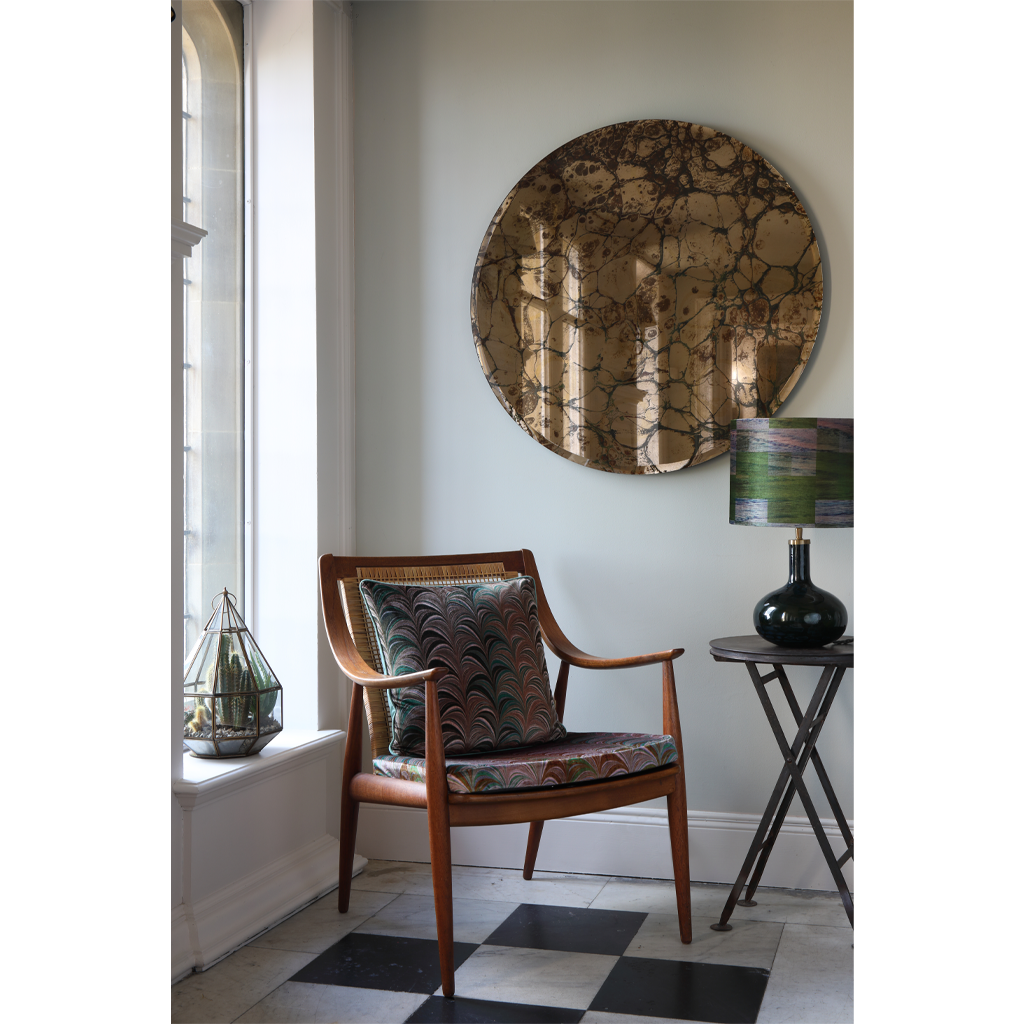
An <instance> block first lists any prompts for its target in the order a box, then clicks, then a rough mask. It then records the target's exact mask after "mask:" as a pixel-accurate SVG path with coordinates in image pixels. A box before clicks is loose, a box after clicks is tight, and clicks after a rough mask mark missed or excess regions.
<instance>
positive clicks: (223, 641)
mask: <svg viewBox="0 0 1024 1024" xmlns="http://www.w3.org/2000/svg"><path fill="white" fill-rule="evenodd" d="M232 646H233V645H232V642H231V634H230V633H222V634H221V636H220V649H219V650H218V652H217V661H216V662H214V664H212V665H211V666H210V669H209V671H208V672H207V675H206V679H207V683H208V684H209V686H210V689H211V691H213V692H214V693H215V695H216V697H217V723H218V724H219V725H222V726H225V727H226V728H230V729H244V728H246V727H247V726H248V725H249V724H250V719H251V717H252V702H253V698H252V695H251V693H247V692H246V691H250V690H252V688H253V686H252V677H251V676H250V675H249V670H248V669H246V668H243V667H242V659H241V658H239V656H238V654H237V652H234V653H233V652H232V650H231V648H232Z"/></svg>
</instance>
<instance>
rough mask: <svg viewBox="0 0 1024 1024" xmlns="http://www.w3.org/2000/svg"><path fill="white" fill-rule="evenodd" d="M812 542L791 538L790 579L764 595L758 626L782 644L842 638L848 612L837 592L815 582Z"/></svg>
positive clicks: (757, 610) (802, 644)
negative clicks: (825, 588)
mask: <svg viewBox="0 0 1024 1024" xmlns="http://www.w3.org/2000/svg"><path fill="white" fill-rule="evenodd" d="M810 561H811V559H810V542H809V541H801V542H793V541H791V542H790V548H789V582H788V583H787V584H786V585H785V586H784V587H780V588H779V589H778V590H773V591H772V592H771V593H770V594H768V595H767V596H766V597H763V598H761V600H760V601H758V603H757V607H756V608H755V609H754V629H756V630H757V632H758V635H759V636H762V637H764V639H765V640H767V641H768V642H769V643H773V644H776V645H777V646H779V647H824V646H825V644H830V643H832V641H833V640H838V639H839V638H840V637H841V636H842V635H843V633H844V632H846V625H847V622H848V616H847V614H846V607H845V606H844V604H843V602H842V601H840V600H839V598H838V597H836V596H835V594H830V593H829V592H828V591H827V590H821V589H819V588H818V587H816V586H815V585H814V584H813V583H812V582H811V571H810V570H811V566H810Z"/></svg>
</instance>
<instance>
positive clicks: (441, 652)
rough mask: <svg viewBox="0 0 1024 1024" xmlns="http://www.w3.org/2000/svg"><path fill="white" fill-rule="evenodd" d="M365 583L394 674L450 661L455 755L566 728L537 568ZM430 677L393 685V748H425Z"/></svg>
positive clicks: (527, 741)
mask: <svg viewBox="0 0 1024 1024" xmlns="http://www.w3.org/2000/svg"><path fill="white" fill-rule="evenodd" d="M359 589H360V592H361V594H362V597H363V601H364V603H365V605H366V610H367V612H368V613H369V615H370V620H371V622H372V623H373V629H374V632H375V634H376V637H377V643H378V646H379V648H380V654H381V663H382V665H383V666H384V671H385V672H386V673H387V674H388V675H404V674H407V673H410V672H421V671H423V670H424V669H428V668H435V667H438V666H440V667H443V668H445V669H447V672H446V674H445V675H444V676H443V677H442V678H441V679H440V681H439V683H438V697H439V700H440V705H441V732H442V736H443V737H444V750H445V755H446V756H451V755H458V754H474V753H483V752H485V751H489V750H506V749H510V748H514V747H524V746H529V745H532V744H536V743H548V742H552V741H556V740H562V739H564V738H565V728H564V726H563V725H562V723H561V722H559V720H558V714H557V712H556V711H555V702H554V699H553V697H552V695H551V684H550V682H549V679H548V670H547V661H546V660H545V657H544V645H543V642H542V640H541V635H540V621H539V619H538V618H537V595H536V589H535V586H534V582H533V580H532V579H531V578H530V577H529V576H519V577H517V578H516V579H511V580H504V581H502V582H497V583H462V584H444V585H427V586H417V585H412V584H402V585H394V584H391V583H381V582H378V581H376V580H362V581H361V582H360V584H359ZM423 701H424V687H423V684H422V683H421V684H420V685H418V686H409V687H400V688H398V689H393V690H388V691H387V703H388V710H389V713H390V715H391V746H390V750H391V753H392V754H404V755H410V756H413V757H423V756H424V754H425V748H424V734H425V726H426V717H425V711H424V703H423Z"/></svg>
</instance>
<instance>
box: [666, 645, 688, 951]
mask: <svg viewBox="0 0 1024 1024" xmlns="http://www.w3.org/2000/svg"><path fill="white" fill-rule="evenodd" d="M661 679H662V713H663V723H664V724H663V726H662V727H663V728H664V730H665V732H666V733H668V734H669V735H670V736H671V737H672V738H673V739H674V740H675V744H676V755H677V756H678V758H679V776H678V778H677V779H676V788H675V789H674V790H673V791H672V792H671V793H669V795H668V798H667V801H668V834H669V839H670V841H671V843H672V873H673V874H674V875H675V880H676V911H677V912H678V914H679V937H680V938H681V939H682V940H683V942H692V941H693V925H692V923H691V921H690V837H689V832H688V830H687V824H686V771H685V770H684V768H683V734H682V730H681V729H680V726H679V704H678V702H677V700H676V679H675V673H674V672H673V671H672V662H671V661H666V662H665V663H664V664H663V665H662V667H661Z"/></svg>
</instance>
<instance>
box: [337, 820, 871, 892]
mask: <svg viewBox="0 0 1024 1024" xmlns="http://www.w3.org/2000/svg"><path fill="white" fill-rule="evenodd" d="M760 820H761V819H760V815H756V814H721V813H718V812H715V811H691V812H690V814H689V834H690V877H691V879H692V880H693V881H695V882H729V883H732V882H734V881H735V880H736V876H737V875H738V874H739V871H740V868H741V867H742V865H743V859H744V857H745V856H746V853H747V850H748V849H749V847H750V843H751V841H752V840H753V838H754V832H755V831H756V829H757V826H758V823H759V822H760ZM822 825H823V826H824V829H825V834H826V835H827V836H828V837H829V839H830V841H831V843H832V849H833V850H839V851H841V850H843V849H845V846H844V844H843V842H842V837H841V835H840V833H839V828H838V826H837V825H836V823H835V822H834V821H830V820H828V819H823V820H822ZM850 828H851V830H852V828H853V824H852V822H851V824H850ZM528 832H529V826H528V825H491V826H487V827H479V828H453V829H452V862H453V863H455V864H465V865H473V866H477V867H500V868H513V869H518V870H522V866H523V857H524V856H525V854H526V837H527V834H528ZM356 844H357V845H358V847H359V850H360V851H361V852H362V853H363V854H365V855H366V856H367V857H369V858H370V859H371V860H407V861H418V862H421V863H424V862H428V861H429V860H430V847H429V843H428V840H427V815H426V811H423V810H419V809H416V808H411V807H389V806H385V805H382V804H361V805H360V807H359V831H358V832H357V833H356ZM537 870H539V871H572V872H581V873H584V874H594V875H626V876H635V877H638V878H671V877H672V859H671V853H670V849H669V838H668V812H667V811H666V810H664V809H663V808H657V807H653V808H652V807H622V808H617V809H615V810H611V811H603V812H601V813H599V814H583V815H580V816H579V817H576V818H563V819H559V820H555V821H549V822H547V823H546V824H545V826H544V834H543V836H542V838H541V841H540V853H539V854H538V857H537ZM843 875H844V876H845V878H846V882H847V884H848V885H849V887H850V890H851V891H853V862H852V861H847V863H846V864H845V865H844V866H843ZM761 885H765V886H777V887H779V888H785V889H820V890H826V891H828V890H831V891H835V890H836V884H835V881H834V880H833V878H832V874H831V872H830V871H829V870H828V866H827V865H826V863H825V858H824V857H823V856H822V853H821V848H820V847H819V846H818V840H817V839H816V838H815V836H814V832H813V830H812V828H811V825H810V822H809V821H808V820H807V819H806V818H799V817H795V816H794V817H790V818H787V819H786V822H785V824H784V825H783V827H782V830H781V831H780V833H779V837H778V840H777V841H776V843H775V848H774V850H772V855H771V858H770V859H769V861H768V865H767V867H766V868H765V872H764V876H763V877H762V879H761Z"/></svg>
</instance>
